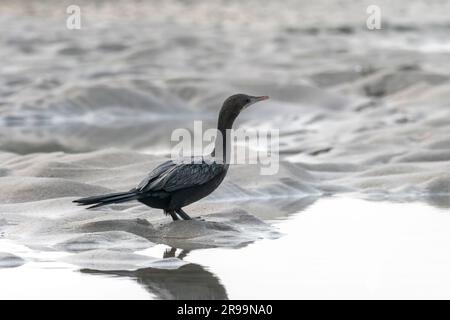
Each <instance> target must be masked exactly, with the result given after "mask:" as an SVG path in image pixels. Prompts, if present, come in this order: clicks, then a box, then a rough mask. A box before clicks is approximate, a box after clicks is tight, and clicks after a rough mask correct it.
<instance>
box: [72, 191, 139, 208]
mask: <svg viewBox="0 0 450 320" xmlns="http://www.w3.org/2000/svg"><path fill="white" fill-rule="evenodd" d="M137 198H138V194H137V193H136V192H135V191H128V192H116V193H109V194H104V195H100V196H93V197H87V198H81V199H76V200H73V202H75V203H78V204H79V205H81V206H86V205H91V206H90V207H88V209H92V208H97V207H101V206H104V205H107V204H111V203H121V202H126V201H131V200H135V199H137Z"/></svg>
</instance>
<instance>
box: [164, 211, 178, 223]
mask: <svg viewBox="0 0 450 320" xmlns="http://www.w3.org/2000/svg"><path fill="white" fill-rule="evenodd" d="M164 213H165V214H166V215H167V214H170V216H171V217H172V220H173V221H177V220H180V219H179V218H178V216H177V215H176V214H175V211H173V210H164Z"/></svg>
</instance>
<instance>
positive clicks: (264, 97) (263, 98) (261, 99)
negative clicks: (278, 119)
mask: <svg viewBox="0 0 450 320" xmlns="http://www.w3.org/2000/svg"><path fill="white" fill-rule="evenodd" d="M254 99H255V102H259V101H264V100H268V99H269V96H261V97H255V98H254Z"/></svg>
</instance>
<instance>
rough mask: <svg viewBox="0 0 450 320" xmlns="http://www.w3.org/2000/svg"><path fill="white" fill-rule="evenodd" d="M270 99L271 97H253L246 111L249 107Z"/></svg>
mask: <svg viewBox="0 0 450 320" xmlns="http://www.w3.org/2000/svg"><path fill="white" fill-rule="evenodd" d="M267 99H269V96H261V97H251V100H250V103H249V104H247V105H246V106H245V107H244V109H247V108H248V107H250V106H251V105H252V104H254V103H256V102H259V101H264V100H267Z"/></svg>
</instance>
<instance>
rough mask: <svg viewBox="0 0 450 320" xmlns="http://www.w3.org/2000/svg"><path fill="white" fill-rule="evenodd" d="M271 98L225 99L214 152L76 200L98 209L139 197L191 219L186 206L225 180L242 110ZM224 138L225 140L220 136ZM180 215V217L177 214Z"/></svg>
mask: <svg viewBox="0 0 450 320" xmlns="http://www.w3.org/2000/svg"><path fill="white" fill-rule="evenodd" d="M267 99H269V97H268V96H261V97H253V96H248V95H246V94H235V95H233V96H231V97H229V98H227V99H226V100H225V102H224V103H223V105H222V108H221V109H220V113H219V120H218V124H217V130H218V137H219V138H216V142H215V148H214V151H213V152H212V153H211V154H210V155H207V156H202V157H200V159H198V158H188V159H187V160H186V158H181V159H177V160H175V161H172V160H169V161H166V162H164V163H162V164H161V165H159V166H158V167H156V168H155V169H154V170H153V171H152V172H150V174H148V175H147V177H146V178H145V179H144V180H143V181H142V182H141V183H140V184H139V185H138V186H137V187H136V188H133V189H131V190H130V191H127V192H118V193H110V194H105V195H100V196H93V197H87V198H81V199H77V200H74V201H73V202H76V203H78V204H80V205H91V206H90V207H89V208H88V209H90V208H96V207H100V206H104V205H107V204H112V203H121V202H127V201H131V200H137V201H139V202H141V203H143V204H145V205H147V206H149V207H152V208H158V209H163V210H164V213H165V214H166V215H167V214H170V215H171V217H172V219H173V220H174V221H175V220H179V218H178V216H179V217H180V218H182V219H184V220H189V219H191V218H190V217H189V215H188V214H187V213H186V212H184V211H183V209H182V208H183V207H184V206H187V205H189V204H191V203H193V202H196V201H198V200H200V199H202V198H204V197H206V196H207V195H209V194H210V193H211V192H213V191H214V190H215V189H216V188H217V187H218V186H219V185H220V183H221V182H222V181H223V179H224V178H225V175H226V174H227V171H228V167H229V161H228V160H229V159H228V157H229V153H227V150H230V149H229V147H230V139H229V133H230V132H229V131H230V130H228V129H231V128H232V126H233V122H234V120H235V119H236V118H237V116H238V115H239V113H240V112H241V111H242V110H244V109H246V108H247V107H248V106H250V105H252V104H254V103H256V102H258V101H263V100H267ZM220 137H222V139H220ZM177 215H178V216H177Z"/></svg>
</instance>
